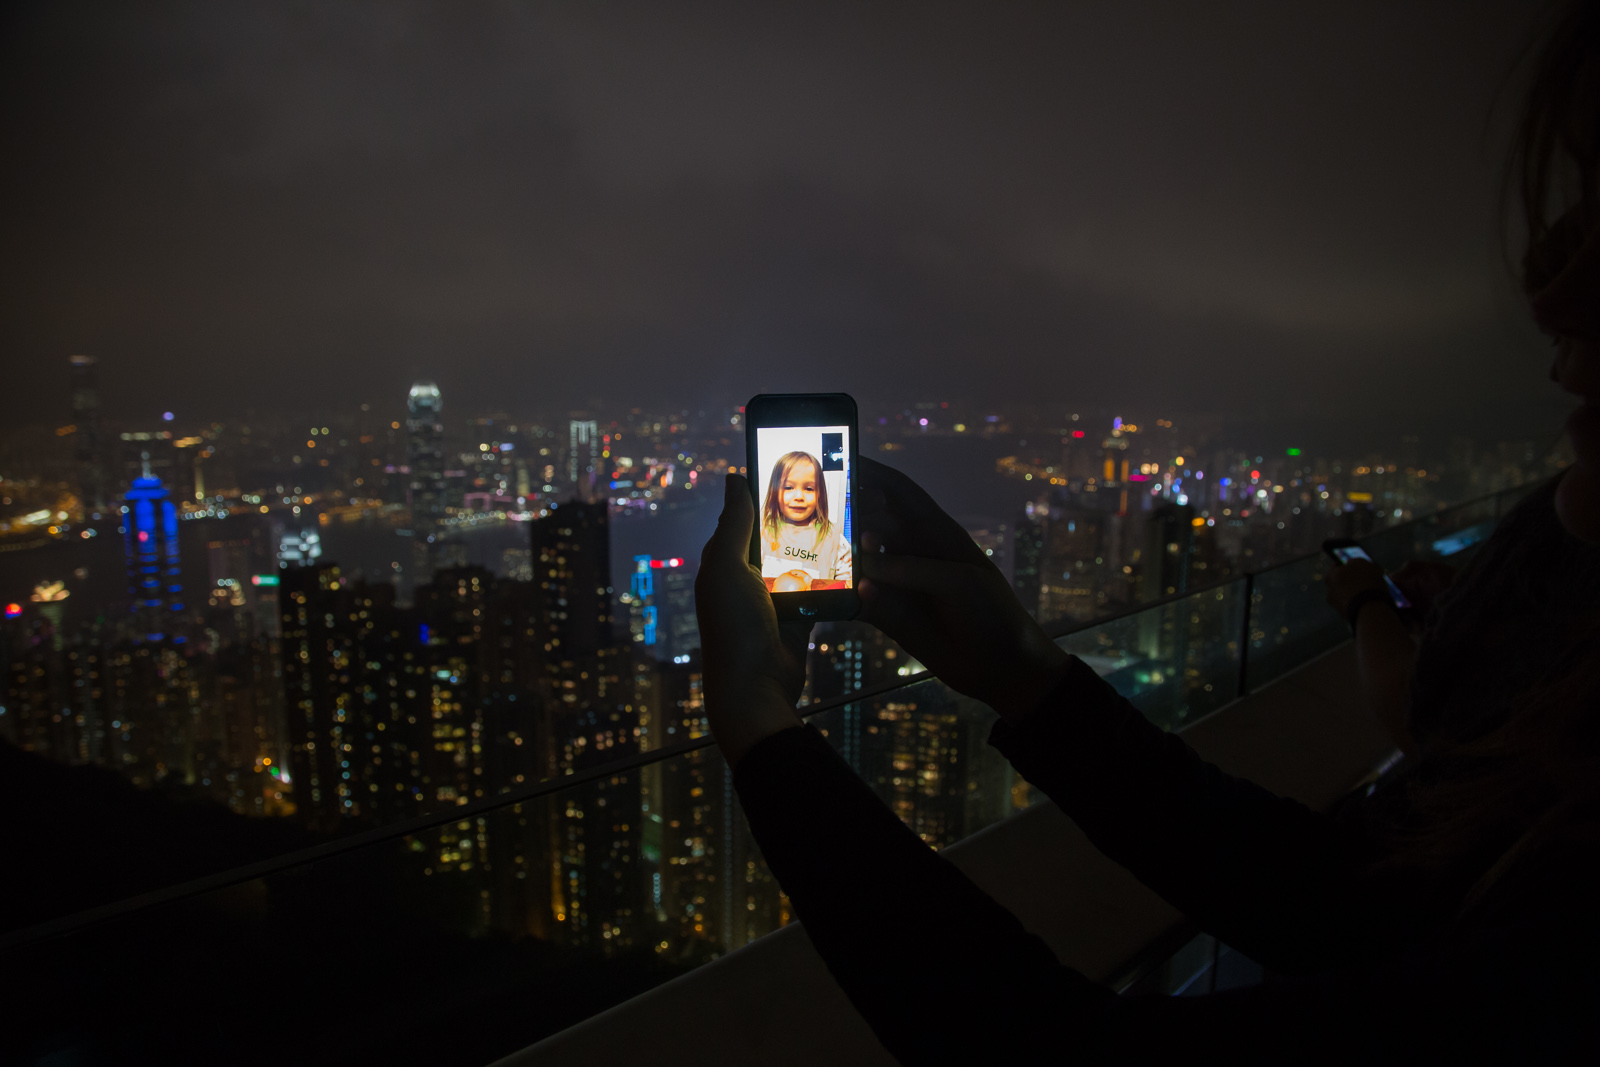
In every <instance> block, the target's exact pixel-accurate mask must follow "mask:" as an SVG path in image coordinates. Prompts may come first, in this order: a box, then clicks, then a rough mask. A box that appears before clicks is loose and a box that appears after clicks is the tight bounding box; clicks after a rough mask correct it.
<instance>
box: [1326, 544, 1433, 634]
mask: <svg viewBox="0 0 1600 1067" xmlns="http://www.w3.org/2000/svg"><path fill="white" fill-rule="evenodd" d="M1351 545H1354V546H1355V547H1356V548H1359V549H1361V551H1363V552H1367V547H1366V546H1365V545H1363V544H1362V543H1361V542H1360V541H1359V540H1357V539H1356V538H1354V537H1330V538H1328V539H1327V540H1326V541H1324V542H1322V551H1323V552H1325V553H1327V556H1328V558H1329V559H1331V560H1333V561H1334V562H1335V563H1337V564H1339V565H1340V566H1343V565H1344V560H1342V559H1340V558H1339V557H1338V556H1336V555H1334V554H1333V550H1334V549H1336V548H1348V547H1350V546H1351ZM1367 559H1369V560H1372V562H1373V563H1377V560H1374V559H1372V553H1371V552H1367ZM1383 580H1384V583H1385V584H1386V585H1388V587H1389V603H1391V604H1393V605H1394V610H1396V611H1398V612H1399V613H1400V614H1401V615H1402V616H1407V617H1409V616H1410V615H1411V614H1412V613H1413V612H1415V611H1416V610H1417V606H1416V605H1415V604H1413V603H1411V602H1410V601H1409V600H1407V601H1406V602H1405V603H1403V604H1402V603H1401V602H1400V600H1399V599H1397V598H1400V597H1404V596H1405V593H1404V591H1402V590H1401V588H1400V587H1399V586H1398V585H1396V584H1395V583H1394V579H1393V578H1391V577H1390V576H1389V573H1388V572H1387V571H1385V572H1384V575H1383Z"/></svg>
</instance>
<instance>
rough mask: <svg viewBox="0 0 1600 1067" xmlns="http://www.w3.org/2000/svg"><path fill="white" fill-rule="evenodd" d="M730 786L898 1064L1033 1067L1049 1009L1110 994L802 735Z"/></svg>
mask: <svg viewBox="0 0 1600 1067" xmlns="http://www.w3.org/2000/svg"><path fill="white" fill-rule="evenodd" d="M733 782H734V787H735V788H736V789H737V790H738V793H739V800H740V802H741V803H742V804H743V806H744V812H745V817H746V818H747V819H748V820H749V822H750V829H751V832H752V833H753V834H754V835H755V839H756V842H757V843H758V844H759V845H760V846H761V853H762V856H763V857H764V858H765V859H766V861H767V865H768V866H769V867H770V868H771V869H772V873H773V874H774V875H776V876H777V879H778V884H779V885H781V886H782V887H783V889H784V892H786V893H787V894H788V895H789V899H790V901H791V902H792V903H793V905H794V909H795V914H796V915H797V916H799V918H800V920H801V921H802V922H803V923H804V924H805V928H806V932H807V934H809V935H810V937H811V941H812V944H814V945H815V946H816V949H817V952H818V953H819V954H820V955H821V956H822V958H823V960H824V961H825V962H826V963H827V965H828V969H829V970H830V971H831V972H832V973H833V976H834V978H835V979H836V980H837V981H838V982H839V985H840V986H841V987H842V988H843V989H844V991H845V993H846V994H847V995H848V996H849V997H850V1000H851V1002H852V1003H853V1004H855V1006H856V1008H857V1009H858V1010H859V1011H860V1012H861V1014H862V1016H863V1017H864V1018H865V1019H866V1020H867V1022H868V1023H870V1024H871V1025H872V1028H873V1030H874V1031H875V1032H876V1033H877V1035H878V1038H879V1040H881V1041H882V1042H883V1044H884V1047H886V1048H887V1049H888V1050H889V1051H890V1052H892V1053H893V1054H894V1055H895V1056H896V1057H897V1058H898V1059H900V1061H901V1062H903V1063H944V1062H949V1063H985V1062H987V1063H1025V1062H1030V1060H1029V1058H1028V1057H1029V1055H1031V1054H1032V1052H1033V1051H1034V1050H1035V1045H1034V1042H1035V1041H1036V1039H1037V1032H1038V1030H1039V1029H1040V1027H1041V1026H1043V1025H1046V1021H1047V1020H1049V1019H1050V1018H1051V1017H1052V1015H1053V1014H1054V1013H1058V1012H1060V1011H1061V1010H1062V1009H1063V1008H1065V1007H1067V1006H1069V1005H1072V1004H1077V1003H1084V1002H1090V1001H1096V1000H1104V999H1111V998H1112V996H1113V995H1112V994H1111V992H1110V991H1109V990H1106V989H1104V988H1103V987H1101V986H1098V985H1096V984H1095V983H1093V982H1091V981H1089V980H1088V979H1087V978H1084V977H1083V976H1082V975H1080V974H1078V973H1077V972H1075V971H1071V970H1068V969H1067V968H1064V967H1062V966H1061V965H1060V964H1059V963H1058V962H1057V961H1056V958H1055V954H1054V953H1052V952H1051V951H1050V948H1049V947H1048V946H1047V945H1045V943H1044V942H1043V941H1041V940H1039V938H1037V937H1035V936H1034V935H1032V934H1030V933H1028V932H1027V931H1026V930H1024V929H1023V927H1022V924H1021V923H1019V922H1018V921H1017V919H1016V917H1015V916H1014V915H1012V914H1011V913H1010V912H1009V911H1007V910H1005V909H1004V908H1002V907H1001V906H1000V905H999V904H997V903H996V902H995V901H994V900H993V899H992V898H991V897H989V896H988V895H987V894H986V893H984V892H983V891H982V890H981V889H979V888H978V887H977V886H976V885H974V884H973V883H972V881H971V879H969V878H968V877H967V876H966V875H964V874H962V873H961V872H960V871H959V870H957V869H956V867H955V866H954V865H953V864H951V863H950V861H949V860H946V859H945V858H944V857H942V856H940V855H939V854H938V853H936V852H934V851H933V849H931V848H929V847H928V846H927V845H926V844H925V843H923V841H922V840H921V839H920V838H918V837H917V836H916V835H915V834H914V833H912V832H911V830H910V829H909V828H908V827H907V826H906V825H905V823H903V822H901V821H900V819H899V818H897V817H896V816H895V815H894V813H893V812H891V811H890V810H889V809H888V808H886V807H885V806H884V805H883V803H882V802H881V801H880V800H879V799H878V798H877V797H876V796H874V795H873V793H872V791H871V790H870V789H868V788H867V785H866V783H864V782H863V781H862V780H861V779H860V778H859V777H857V776H856V774H855V772H854V771H852V770H851V769H850V767H849V765H848V764H846V763H845V762H844V760H843V759H842V758H840V756H839V754H838V753H837V752H835V751H834V750H833V748H832V746H830V745H829V744H828V742H827V741H825V740H824V739H823V738H822V735H821V734H819V733H817V731H816V730H815V729H813V728H812V727H810V726H801V727H795V728H793V729H790V730H785V731H783V732H782V733H779V734H774V735H773V736H771V737H768V738H765V739H764V740H762V741H761V742H759V743H758V744H757V745H755V747H753V748H752V749H751V750H750V751H749V752H747V753H746V754H745V756H744V758H743V759H741V760H740V761H739V766H738V767H737V768H736V769H735V770H734V774H733ZM1013 1039H1014V1040H1013ZM979 1048H981V1049H983V1050H985V1051H984V1055H983V1057H980V1058H971V1057H968V1056H963V1055H960V1054H958V1050H963V1049H965V1050H969V1051H970V1050H973V1049H979Z"/></svg>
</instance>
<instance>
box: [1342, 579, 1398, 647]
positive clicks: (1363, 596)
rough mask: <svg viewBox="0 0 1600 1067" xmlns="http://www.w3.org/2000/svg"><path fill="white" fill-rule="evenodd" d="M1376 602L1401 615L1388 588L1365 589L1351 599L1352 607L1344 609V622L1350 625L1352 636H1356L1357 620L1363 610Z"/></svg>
mask: <svg viewBox="0 0 1600 1067" xmlns="http://www.w3.org/2000/svg"><path fill="white" fill-rule="evenodd" d="M1374 602H1382V603H1384V604H1387V605H1388V606H1389V608H1390V610H1392V611H1394V613H1395V614H1396V615H1398V614H1399V613H1400V610H1399V609H1398V608H1396V607H1395V606H1394V598H1392V597H1391V596H1389V590H1388V589H1387V588H1383V587H1381V586H1380V587H1377V588H1373V589H1363V590H1361V592H1359V593H1357V594H1356V595H1355V596H1353V597H1351V598H1350V606H1349V607H1347V608H1345V609H1344V621H1345V622H1347V623H1349V624H1350V636H1352V637H1354V636H1355V633H1356V620H1357V619H1359V618H1360V617H1361V609H1362V608H1364V607H1366V606H1367V605H1368V604H1371V603H1374Z"/></svg>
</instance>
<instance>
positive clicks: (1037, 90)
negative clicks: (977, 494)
mask: <svg viewBox="0 0 1600 1067" xmlns="http://www.w3.org/2000/svg"><path fill="white" fill-rule="evenodd" d="M1542 6H1543V5H1541V4H1537V3H1528V2H1526V0H1473V2H1468V0H1449V2H1444V0H1440V2H1432V3H1423V2H1417V3H1405V4H1396V3H1393V2H1376V3H1357V2H1352V0H1338V2H1331V3H1309V2H1296V3H1289V4H1285V3H1281V2H1262V3H1250V4H1217V3H1205V4H1195V3H1191V2H1172V3H1095V4H1085V3H1073V4H1010V5H999V4H969V5H965V6H963V7H954V6H951V7H946V6H941V5H929V4H910V3H905V4H893V5H889V4H864V3H859V2H854V3H847V4H842V5H838V6H832V5H827V4H819V3H807V4H803V5H785V7H786V10H785V11H779V10H778V5H768V4H749V3H730V4H715V5H712V4H685V3H672V4H638V5H627V4H593V3H584V4H554V5H535V4H512V3H443V2H441V3H401V2H392V0H391V2H384V3H381V4H377V3H375V4H358V3H349V2H343V0H341V2H338V3H316V4H307V3H272V4H247V3H240V2H237V0H229V2H227V3H215V2H199V3H190V4H157V3H137V4H129V3H122V2H118V3H106V4H75V3H48V4H36V5H25V4H16V3H13V4H11V5H9V6H8V7H7V8H6V14H5V15H4V16H0V18H3V19H4V20H5V21H4V23H3V24H0V80H3V83H4V90H3V91H4V96H3V99H4V105H3V111H0V132H3V136H4V145H5V149H6V151H5V156H6V162H5V165H4V167H3V168H0V192H3V197H0V202H3V203H4V205H5V210H4V214H3V216H0V219H3V222H0V271H3V279H0V281H3V284H0V346H3V348H0V351H3V352H4V356H3V358H4V367H5V371H4V381H5V387H4V388H3V389H0V418H3V419H5V420H7V421H8V422H9V423H11V424H13V425H15V424H16V423H18V422H44V423H50V424H55V423H59V422H65V421H67V420H68V418H69V412H68V410H67V384H66V382H67V372H66V367H65V357H66V356H67V355H68V354H71V353H74V352H85V353H89V354H92V355H95V356H98V357H99V358H100V360H101V376H102V392H103V394H104V395H105V397H106V401H105V402H106V405H107V409H108V412H109V414H111V415H112V416H114V417H121V418H129V419H141V420H142V419H148V418H149V417H150V415H151V414H152V413H153V412H156V411H159V410H161V409H162V408H172V409H175V410H177V411H179V413H180V417H184V416H188V417H193V418H210V417H229V416H232V415H236V414H242V413H243V412H244V410H245V409H246V408H252V409H254V410H255V411H257V412H263V411H270V410H278V411H282V412H284V413H285V414H299V413H301V412H307V413H319V412H327V413H332V412H336V411H339V410H345V409H348V408H350V407H352V406H353V405H355V404H357V403H359V402H361V401H374V402H381V403H382V404H384V405H386V406H388V405H397V404H398V403H399V402H400V400H401V399H402V398H403V396H404V393H405V389H406V387H407V386H408V385H409V383H410V382H411V380H412V379H413V378H415V377H433V378H436V379H437V380H438V381H439V382H440V385H441V387H442V388H443V390H444V392H445V396H446V402H447V405H448V407H447V412H454V413H456V414H464V413H466V412H469V411H478V410H495V409H499V410H508V411H510V412H512V413H514V414H516V413H524V412H534V411H540V410H556V409H560V408H564V407H567V406H583V405H592V404H594V403H596V402H600V403H604V404H608V405H620V404H644V405H646V406H650V407H665V406H668V405H674V406H681V405H688V406H706V405H714V404H723V403H729V402H738V401H740V400H742V399H743V398H744V397H746V396H748V395H750V394H751V393H754V392H757V391H762V390H788V389H846V390H848V391H851V392H853V393H855V394H856V395H857V396H858V397H860V398H861V399H862V401H863V404H864V405H867V406H871V405H874V404H884V403H890V402H899V401H902V400H912V399H935V400H937V399H949V398H952V397H957V396H961V397H972V398H976V399H979V400H981V401H983V402H986V403H987V402H992V403H995V404H997V405H1003V404H1008V403H1015V402H1017V401H1019V400H1024V399H1039V398H1052V399H1058V400H1059V402H1060V404H1061V405H1062V406H1064V407H1077V406H1080V405H1081V406H1084V407H1093V406H1096V405H1127V406H1129V407H1130V408H1134V409H1136V410H1138V411H1140V412H1143V413H1146V414H1149V413H1157V414H1158V413H1159V410H1167V411H1169V413H1183V412H1219V411H1227V412H1249V411H1253V412H1264V413H1271V414H1273V415H1277V416H1281V417H1290V418H1297V419H1306V420H1324V421H1330V420H1335V419H1340V420H1342V419H1348V418H1352V417H1353V418H1355V419H1356V420H1357V421H1360V420H1366V421H1364V422H1361V425H1371V424H1378V423H1381V424H1386V425H1388V426H1391V427H1392V426H1397V425H1401V424H1404V425H1410V426H1414V427H1417V428H1421V429H1424V430H1427V431H1434V430H1436V429H1439V428H1442V427H1444V426H1445V424H1446V421H1447V420H1446V418H1445V416H1446V415H1447V414H1449V413H1451V412H1458V413H1461V414H1460V415H1459V416H1452V418H1455V419H1456V420H1457V425H1458V426H1459V427H1460V428H1461V429H1462V430H1464V431H1466V432H1472V433H1481V434H1487V435H1489V436H1494V435H1495V434H1494V430H1497V429H1499V428H1502V427H1503V428H1504V429H1505V430H1506V431H1507V432H1508V433H1515V432H1519V431H1520V432H1529V433H1536V432H1538V431H1540V430H1543V429H1546V428H1548V429H1549V430H1550V431H1551V432H1553V431H1554V430H1555V429H1556V427H1557V426H1558V425H1559V421H1560V416H1559V412H1561V411H1562V410H1563V409H1564V408H1565V407H1566V406H1568V405H1566V404H1565V402H1564V401H1562V400H1561V399H1560V398H1559V397H1558V396H1557V395H1556V390H1555V387H1554V386H1553V385H1551V384H1550V383H1549V382H1548V381H1546V380H1545V378H1544V374H1545V369H1546V367H1547V363H1548V358H1549V350H1548V347H1547V346H1546V345H1545V344H1544V343H1543V342H1542V341H1541V340H1540V339H1539V338H1538V336H1537V334H1535V333H1534V332H1533V330H1532V329H1531V327H1530V326H1528V325H1526V323H1525V315H1524V313H1523V311H1522V308H1521V305H1520V303H1519V300H1518V298H1517V294H1516V288H1515V285H1514V284H1513V282H1512V281H1511V279H1510V277H1509V275H1508V273H1507V269H1506V267H1505V265H1504V261H1503V260H1502V258H1501V250H1500V244H1499V239H1498V215H1497V194H1498V183H1499V179H1500V166H1501V158H1502V147H1503V145H1504V141H1505V129H1506V126H1507V121H1508V118H1509V116H1510V114H1511V113H1512V112H1513V111H1514V108H1515V92H1514V87H1511V86H1508V83H1507V81H1506V79H1507V76H1508V72H1509V71H1510V70H1511V68H1512V64H1513V62H1514V61H1515V60H1516V57H1517V55H1518V53H1519V51H1520V50H1521V49H1522V47H1523V46H1524V45H1525V44H1526V42H1527V41H1528V40H1529V38H1530V36H1531V35H1532V34H1533V33H1534V31H1535V28H1536V25H1537V24H1538V12H1539V9H1540V8H1541V7H1542ZM1158 409H1159V410H1158ZM1352 413H1354V415H1353V416H1352ZM1352 425H1354V423H1352Z"/></svg>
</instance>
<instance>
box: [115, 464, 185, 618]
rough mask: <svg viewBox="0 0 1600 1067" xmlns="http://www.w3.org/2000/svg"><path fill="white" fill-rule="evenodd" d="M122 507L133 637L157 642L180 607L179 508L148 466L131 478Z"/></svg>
mask: <svg viewBox="0 0 1600 1067" xmlns="http://www.w3.org/2000/svg"><path fill="white" fill-rule="evenodd" d="M122 510H123V512H124V515H123V521H122V529H123V534H124V537H125V539H126V545H127V558H128V592H129V594H130V595H132V597H133V614H134V619H135V623H136V629H137V634H138V636H137V639H138V640H141V641H161V640H163V639H165V638H166V637H167V636H168V635H169V634H170V632H171V630H172V624H173V623H174V622H176V621H177V619H178V616H179V615H180V613H181V612H182V611H183V602H182V595H183V585H182V580H181V579H182V576H181V574H180V571H179V565H178V512H177V509H176V508H174V507H173V506H172V500H171V497H170V494H168V492H167V488H166V486H164V485H162V484H161V479H160V478H156V477H154V476H153V475H151V474H150V471H149V468H148V467H146V468H145V472H144V475H143V476H142V477H139V478H135V479H134V481H133V487H132V488H131V489H129V490H128V496H127V502H126V503H125V504H124V505H123V508H122ZM176 640H179V641H181V640H183V638H182V637H181V636H180V637H178V638H176Z"/></svg>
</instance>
